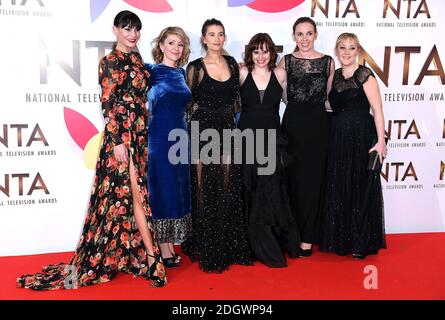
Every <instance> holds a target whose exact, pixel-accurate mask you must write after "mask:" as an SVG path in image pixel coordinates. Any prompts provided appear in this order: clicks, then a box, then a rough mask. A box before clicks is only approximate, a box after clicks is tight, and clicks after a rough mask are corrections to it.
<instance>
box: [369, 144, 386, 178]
mask: <svg viewBox="0 0 445 320" xmlns="http://www.w3.org/2000/svg"><path fill="white" fill-rule="evenodd" d="M376 143H377V139H374V141H373V143H372V146H374V145H375V144H376ZM385 143H386V144H387V143H388V138H387V137H385ZM368 170H372V171H378V172H380V171H381V170H382V163H381V162H380V159H379V155H378V153H377V151H373V152H371V153H370V154H369V160H368Z"/></svg>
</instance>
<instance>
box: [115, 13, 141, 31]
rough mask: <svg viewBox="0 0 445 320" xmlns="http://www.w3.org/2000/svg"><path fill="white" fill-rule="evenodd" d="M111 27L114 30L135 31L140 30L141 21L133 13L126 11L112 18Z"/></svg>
mask: <svg viewBox="0 0 445 320" xmlns="http://www.w3.org/2000/svg"><path fill="white" fill-rule="evenodd" d="M113 25H114V26H115V27H116V28H126V27H130V28H136V30H137V31H139V30H141V29H142V22H141V19H139V17H138V16H137V15H136V14H135V13H133V12H131V11H128V10H124V11H121V12H119V13H118V14H117V15H116V17H115V18H114V22H113Z"/></svg>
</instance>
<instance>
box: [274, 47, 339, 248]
mask: <svg viewBox="0 0 445 320" xmlns="http://www.w3.org/2000/svg"><path fill="white" fill-rule="evenodd" d="M284 59H285V66H286V71H287V99H288V104H287V107H286V110H285V112H284V116H283V122H282V128H283V133H284V134H285V135H286V137H287V138H288V141H289V145H288V148H287V151H288V153H289V154H290V155H291V156H292V158H293V159H294V161H293V162H292V164H291V165H290V166H289V167H288V168H287V177H288V183H289V197H290V199H291V201H292V206H293V209H294V210H295V212H296V214H297V223H298V225H299V228H300V236H301V241H302V242H306V243H316V241H317V238H318V229H319V214H320V211H321V205H320V204H321V203H322V199H323V194H322V193H323V188H324V178H325V174H324V173H325V165H326V156H327V148H328V140H329V123H330V113H328V112H327V111H326V107H325V101H326V100H327V81H328V78H329V72H330V66H331V61H332V58H331V57H330V56H327V55H325V56H323V57H321V58H317V59H301V58H296V57H295V56H294V55H292V54H288V55H286V56H285V57H284Z"/></svg>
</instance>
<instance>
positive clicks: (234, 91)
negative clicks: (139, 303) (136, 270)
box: [182, 56, 252, 272]
mask: <svg viewBox="0 0 445 320" xmlns="http://www.w3.org/2000/svg"><path fill="white" fill-rule="evenodd" d="M224 58H225V59H226V62H227V64H228V66H229V68H230V71H231V76H230V78H229V79H228V80H226V81H218V80H215V79H213V78H211V77H210V76H209V75H208V73H207V70H206V68H205V64H204V62H203V61H202V59H197V60H195V61H192V62H191V63H190V64H189V66H188V67H187V75H188V80H187V81H188V83H189V84H192V85H191V87H192V89H191V91H192V104H191V109H190V110H189V116H188V118H189V121H190V130H191V136H190V138H191V139H190V140H191V144H192V146H191V149H192V152H191V153H192V160H191V165H190V173H191V174H190V175H191V187H192V192H191V198H192V226H193V228H192V229H193V232H192V236H191V237H190V238H189V239H188V240H187V241H185V243H184V245H183V247H182V250H183V252H184V253H185V254H187V255H188V256H189V257H190V258H191V259H192V260H194V261H199V266H200V268H201V269H202V270H203V271H206V272H222V271H224V270H226V269H227V268H228V267H229V266H230V265H232V264H242V265H249V264H252V254H251V251H250V248H249V243H248V240H247V226H246V221H245V217H244V210H243V206H244V205H243V199H242V176H241V165H239V164H234V161H233V160H234V158H233V155H232V157H231V161H230V162H229V163H228V164H225V163H223V160H224V161H225V160H226V159H223V157H222V156H220V155H222V151H223V150H222V149H223V148H222V147H223V144H222V138H223V130H224V129H234V128H235V121H234V111H235V110H234V106H235V104H236V101H237V98H238V95H239V70H238V64H237V63H236V61H235V59H234V58H232V57H230V56H224ZM190 75H192V76H191V78H190ZM197 124H199V133H200V134H201V133H202V132H203V130H205V129H213V130H216V131H217V133H218V135H219V137H220V138H221V140H220V141H219V142H218V143H217V148H219V150H213V151H215V152H219V155H218V154H217V155H216V157H217V158H220V159H219V160H220V162H221V163H220V164H216V163H210V164H205V163H201V164H197V159H194V157H195V155H194V148H195V146H196V144H197V143H199V151H201V150H202V148H203V147H204V146H205V145H207V144H208V143H209V142H210V141H209V142H207V141H196V136H195V134H194V133H193V128H194V126H196V125H197ZM210 139H212V138H210ZM231 151H232V152H233V149H232V150H231ZM210 153H211V154H212V155H215V154H214V153H213V152H210ZM201 160H202V159H201Z"/></svg>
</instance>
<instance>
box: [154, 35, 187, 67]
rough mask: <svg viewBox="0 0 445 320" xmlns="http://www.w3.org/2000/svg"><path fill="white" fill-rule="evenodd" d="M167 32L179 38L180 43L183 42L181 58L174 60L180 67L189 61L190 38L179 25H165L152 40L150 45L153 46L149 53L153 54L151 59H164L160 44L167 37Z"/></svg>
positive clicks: (159, 60) (156, 60) (158, 61)
mask: <svg viewBox="0 0 445 320" xmlns="http://www.w3.org/2000/svg"><path fill="white" fill-rule="evenodd" d="M169 34H174V35H177V36H178V37H179V39H181V41H182V43H183V44H184V49H183V51H182V56H181V58H180V59H179V60H178V61H177V62H176V65H177V67H182V66H184V65H186V64H187V62H188V61H189V56H190V39H189V37H188V36H187V34H186V33H185V32H184V30H183V29H182V28H181V27H167V28H165V29H164V30H162V31H161V33H159V36H157V37H156V38H155V39H153V41H152V45H153V46H154V47H153V49H152V50H151V54H152V56H153V60H154V61H155V63H161V62H162V60H163V59H164V53H163V52H162V51H161V46H160V44H161V43H162V42H164V41H165V39H167V36H168V35H169Z"/></svg>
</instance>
